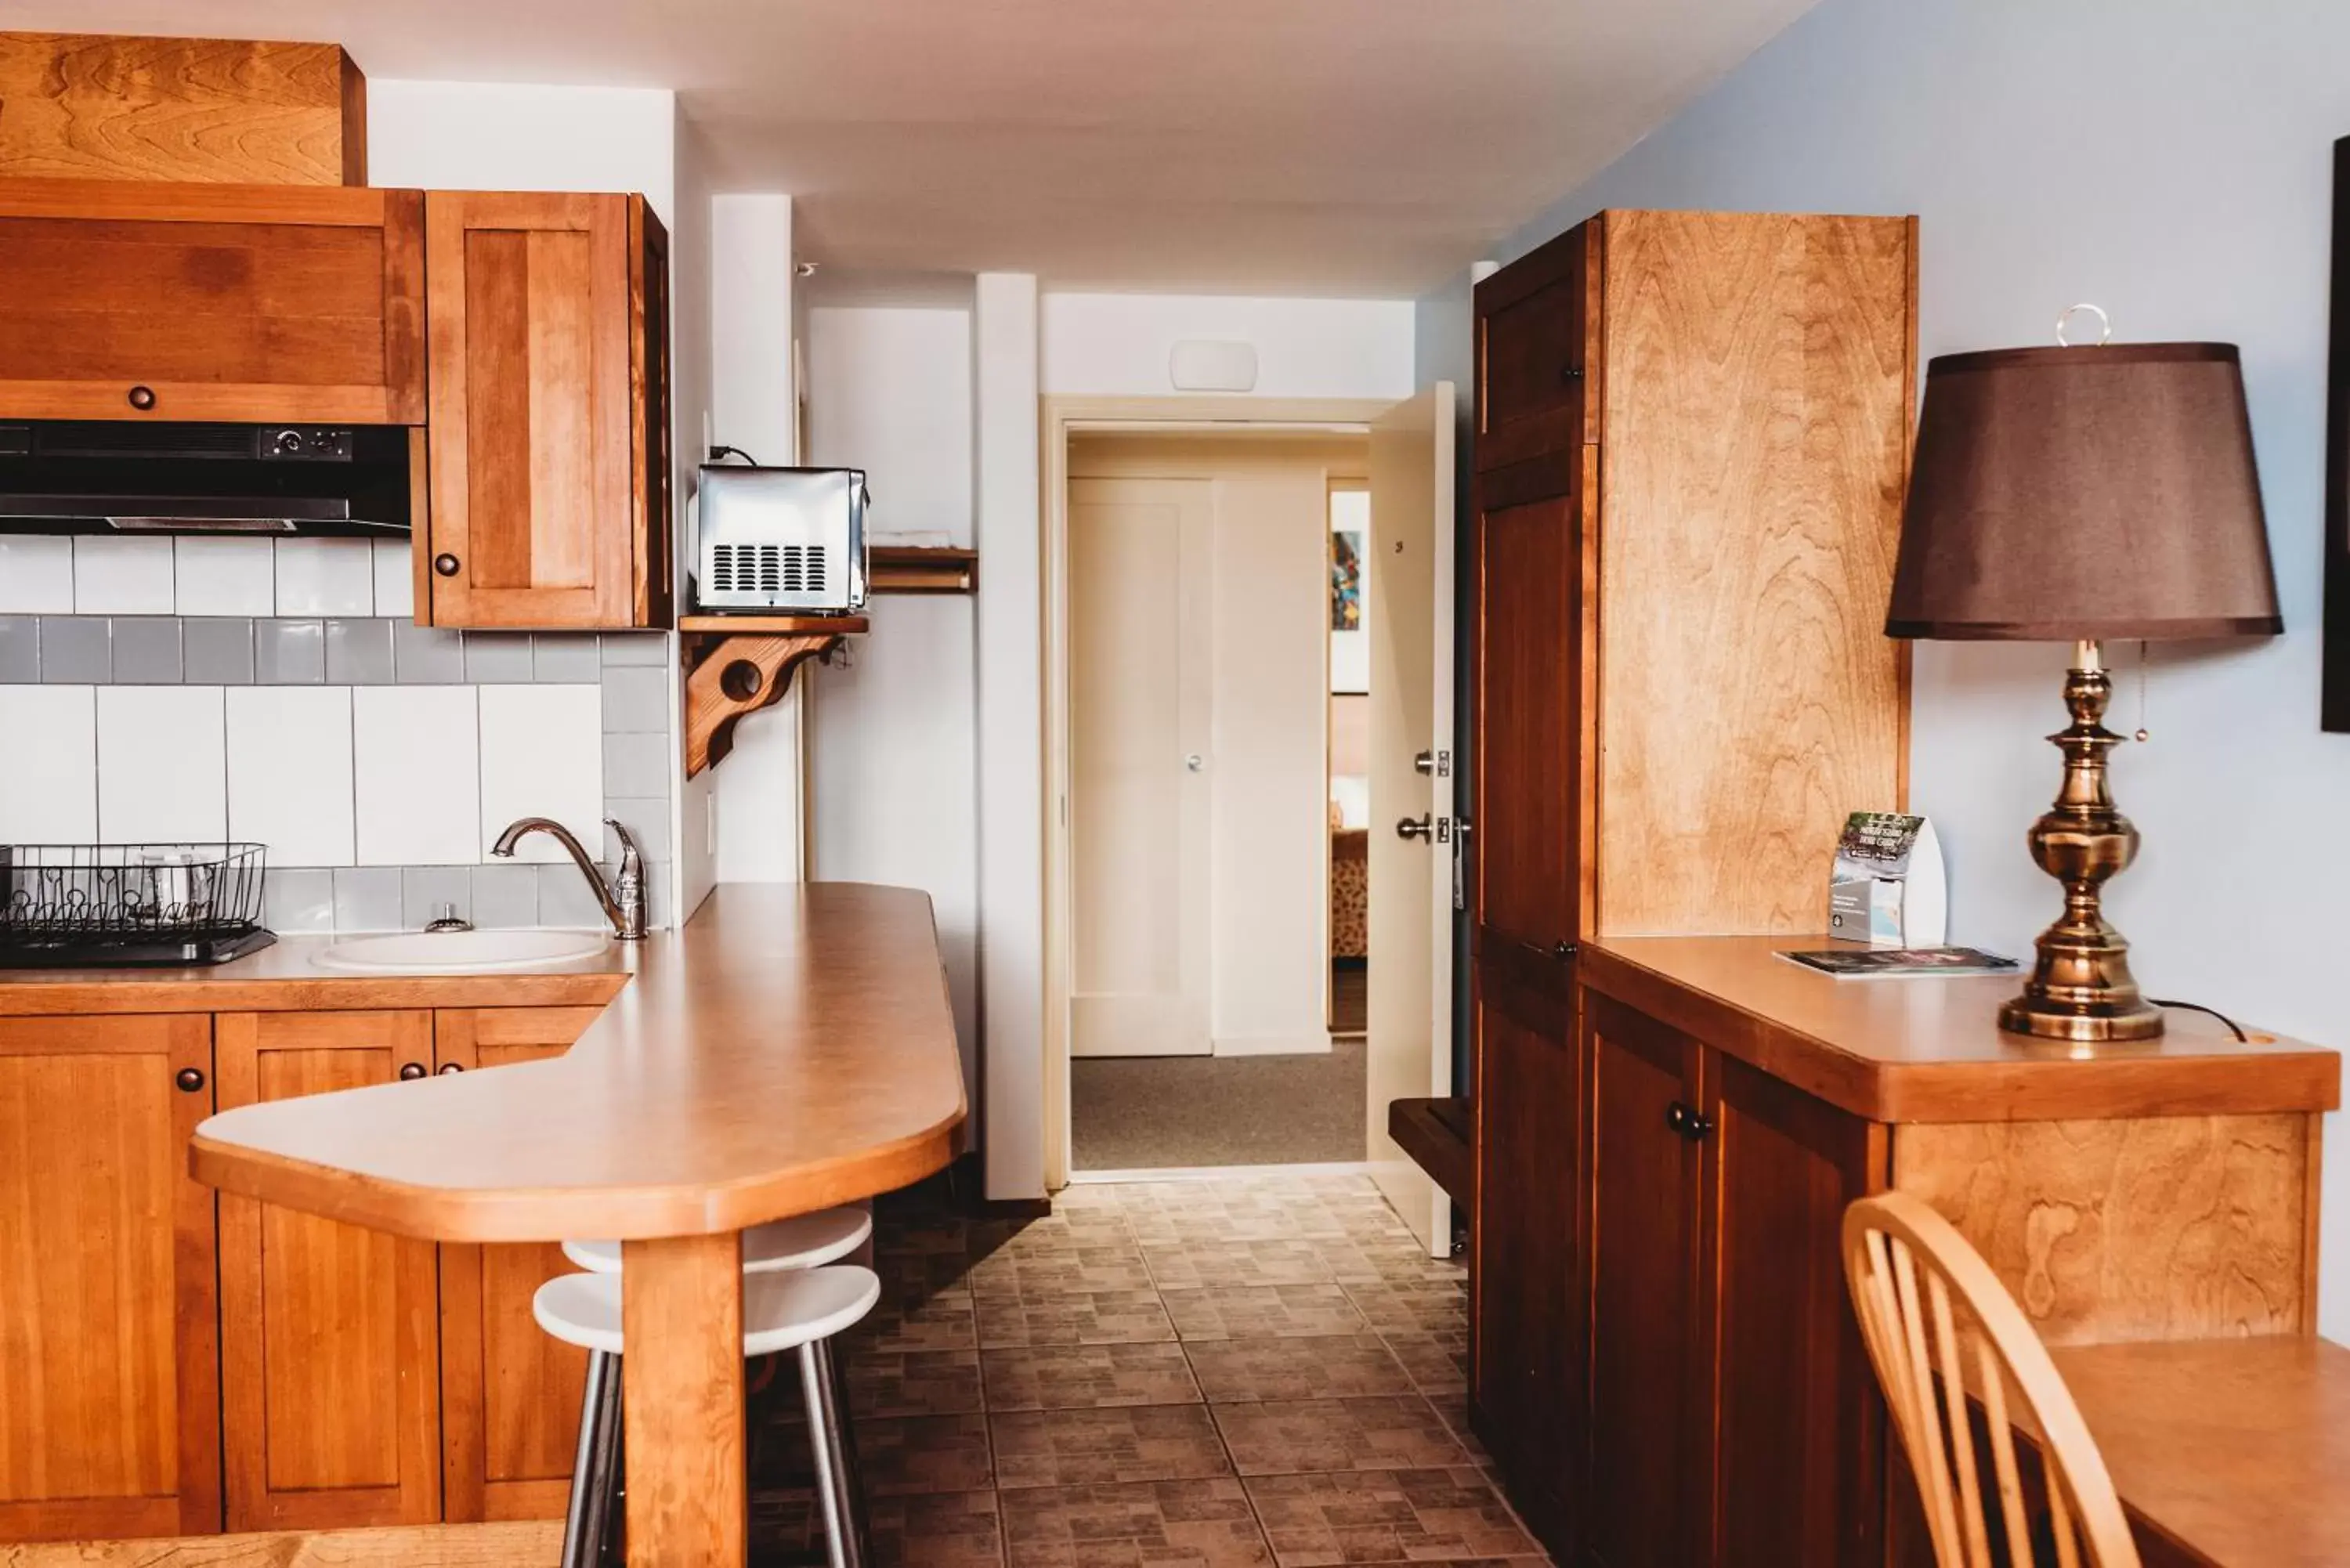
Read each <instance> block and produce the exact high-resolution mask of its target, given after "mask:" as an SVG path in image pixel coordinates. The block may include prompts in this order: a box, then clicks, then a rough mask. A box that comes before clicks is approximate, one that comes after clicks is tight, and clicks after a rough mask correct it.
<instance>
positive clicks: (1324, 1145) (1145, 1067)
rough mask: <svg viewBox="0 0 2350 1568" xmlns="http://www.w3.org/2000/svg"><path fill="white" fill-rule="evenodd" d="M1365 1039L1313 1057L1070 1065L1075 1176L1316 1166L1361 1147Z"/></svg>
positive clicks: (1129, 1059)
mask: <svg viewBox="0 0 2350 1568" xmlns="http://www.w3.org/2000/svg"><path fill="white" fill-rule="evenodd" d="M1363 1096H1364V1087H1363V1042H1362V1041H1361V1040H1360V1039H1354V1040H1338V1041H1334V1042H1333V1043H1332V1046H1331V1049H1330V1051H1329V1053H1328V1054H1326V1055H1313V1056H1087V1057H1079V1058H1077V1059H1076V1060H1075V1061H1072V1062H1071V1063H1070V1064H1069V1144H1070V1153H1071V1156H1072V1161H1073V1168H1075V1169H1077V1170H1161V1169H1165V1168H1168V1167H1170V1166H1191V1165H1320V1164H1336V1163H1340V1162H1352V1161H1355V1160H1359V1159H1361V1158H1364V1151H1363V1117H1364V1104H1363Z"/></svg>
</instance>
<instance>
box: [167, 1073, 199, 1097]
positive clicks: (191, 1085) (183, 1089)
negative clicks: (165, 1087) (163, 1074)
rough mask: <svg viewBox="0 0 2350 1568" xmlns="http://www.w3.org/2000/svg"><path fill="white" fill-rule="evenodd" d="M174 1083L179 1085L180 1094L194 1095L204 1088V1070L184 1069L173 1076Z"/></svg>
mask: <svg viewBox="0 0 2350 1568" xmlns="http://www.w3.org/2000/svg"><path fill="white" fill-rule="evenodd" d="M172 1083H174V1084H176V1085H179V1088H180V1093H182V1094H183V1095H192V1094H194V1093H195V1092H196V1091H197V1090H198V1089H201V1088H203V1086H204V1074H203V1068H201V1067H182V1068H181V1069H180V1070H179V1071H178V1072H177V1073H175V1074H173V1075H172Z"/></svg>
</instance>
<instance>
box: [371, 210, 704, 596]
mask: <svg viewBox="0 0 2350 1568" xmlns="http://www.w3.org/2000/svg"><path fill="white" fill-rule="evenodd" d="M425 235H426V250H427V254H428V270H427V275H428V277H429V280H430V283H429V292H430V296H431V297H430V304H429V318H430V321H431V323H432V330H431V340H432V343H431V366H432V412H431V418H430V421H429V428H428V432H427V433H428V437H429V441H428V444H429V449H430V453H431V456H430V465H431V473H432V481H431V483H432V508H431V510H432V522H431V527H430V537H429V538H427V539H422V540H420V541H419V542H418V545H417V548H416V561H417V567H416V570H417V592H416V604H417V618H418V619H419V620H420V621H423V622H425V623H427V624H431V625H439V626H499V627H601V628H622V627H645V626H660V625H666V624H667V623H668V621H669V618H670V614H671V608H670V576H671V565H670V545H669V528H668V517H669V438H668V430H669V407H668V403H669V398H668V384H669V363H668V361H669V344H668V317H669V278H668V265H669V263H668V252H669V241H668V236H667V234H665V233H664V232H663V230H662V228H661V226H660V220H659V219H657V218H655V217H654V216H653V214H652V213H650V212H649V211H647V209H646V207H645V202H644V198H642V197H641V196H579V195H547V194H506V193H494V192H432V194H430V195H429V196H427V197H426V198H425Z"/></svg>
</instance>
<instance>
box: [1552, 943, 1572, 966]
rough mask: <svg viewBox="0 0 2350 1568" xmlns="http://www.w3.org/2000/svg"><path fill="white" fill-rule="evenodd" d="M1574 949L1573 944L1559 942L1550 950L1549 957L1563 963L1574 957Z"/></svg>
mask: <svg viewBox="0 0 2350 1568" xmlns="http://www.w3.org/2000/svg"><path fill="white" fill-rule="evenodd" d="M1550 956H1551V957H1553V958H1555V959H1556V960H1558V961H1559V962H1561V963H1565V962H1566V961H1568V960H1569V959H1572V958H1573V957H1575V944H1574V943H1573V942H1559V943H1557V944H1556V945H1555V946H1554V947H1553V948H1552V949H1551V950H1550Z"/></svg>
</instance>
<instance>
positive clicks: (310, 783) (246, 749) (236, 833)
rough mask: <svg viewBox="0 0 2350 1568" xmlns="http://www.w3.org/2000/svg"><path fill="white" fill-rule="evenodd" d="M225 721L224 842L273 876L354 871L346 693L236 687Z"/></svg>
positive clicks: (346, 689)
mask: <svg viewBox="0 0 2350 1568" xmlns="http://www.w3.org/2000/svg"><path fill="white" fill-rule="evenodd" d="M227 717H228V831H229V836H230V837H232V838H242V839H252V840H254V841H255V842H257V843H261V844H265V845H267V846H269V866H270V868H271V869H272V870H276V869H278V868H280V867H297V866H304V867H312V866H349V865H352V864H355V859H354V857H355V854H356V839H355V832H354V817H355V814H356V809H357V808H356V805H355V804H354V800H355V797H354V795H353V793H352V776H351V689H350V688H349V687H348V686H240V687H237V688H235V689H234V690H233V691H230V692H229V694H228V705H227Z"/></svg>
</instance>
